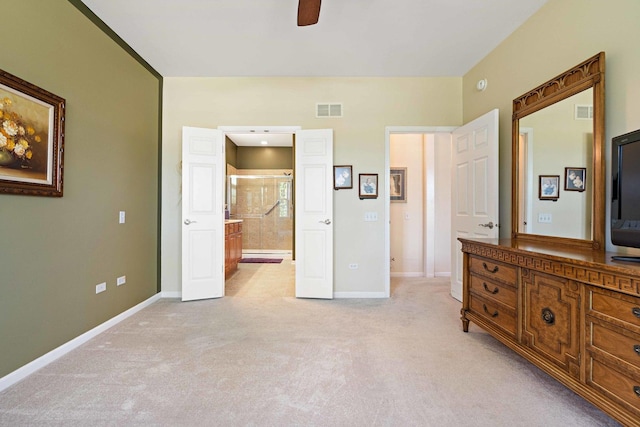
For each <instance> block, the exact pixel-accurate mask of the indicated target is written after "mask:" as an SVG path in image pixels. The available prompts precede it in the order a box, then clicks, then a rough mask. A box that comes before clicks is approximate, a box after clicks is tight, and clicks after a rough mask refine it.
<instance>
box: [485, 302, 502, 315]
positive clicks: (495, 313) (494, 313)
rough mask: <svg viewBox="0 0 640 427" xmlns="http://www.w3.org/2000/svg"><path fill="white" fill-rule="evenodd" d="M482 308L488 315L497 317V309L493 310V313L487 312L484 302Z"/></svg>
mask: <svg viewBox="0 0 640 427" xmlns="http://www.w3.org/2000/svg"><path fill="white" fill-rule="evenodd" d="M482 308H483V309H484V312H485V313H487V314H488V315H489V316H491V317H498V314H499V313H498V310H496V311H494V312H493V313H489V310H488V309H487V305H486V304H482Z"/></svg>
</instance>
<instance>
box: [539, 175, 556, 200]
mask: <svg viewBox="0 0 640 427" xmlns="http://www.w3.org/2000/svg"><path fill="white" fill-rule="evenodd" d="M559 197H560V175H540V176H539V184H538V198H539V199H540V200H558V198H559Z"/></svg>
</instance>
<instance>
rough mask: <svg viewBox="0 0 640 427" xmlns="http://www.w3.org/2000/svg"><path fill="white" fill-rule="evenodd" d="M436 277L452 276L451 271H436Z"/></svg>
mask: <svg viewBox="0 0 640 427" xmlns="http://www.w3.org/2000/svg"><path fill="white" fill-rule="evenodd" d="M435 276H436V277H451V272H450V271H445V272H442V273H436V274H435Z"/></svg>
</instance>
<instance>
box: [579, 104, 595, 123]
mask: <svg viewBox="0 0 640 427" xmlns="http://www.w3.org/2000/svg"><path fill="white" fill-rule="evenodd" d="M575 117H576V120H591V119H593V105H579V104H576V116H575Z"/></svg>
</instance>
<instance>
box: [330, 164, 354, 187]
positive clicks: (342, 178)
mask: <svg viewBox="0 0 640 427" xmlns="http://www.w3.org/2000/svg"><path fill="white" fill-rule="evenodd" d="M351 177H352V172H351V165H348V166H347V165H342V166H334V167H333V189H334V190H342V189H345V188H353V179H352V178H351Z"/></svg>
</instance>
